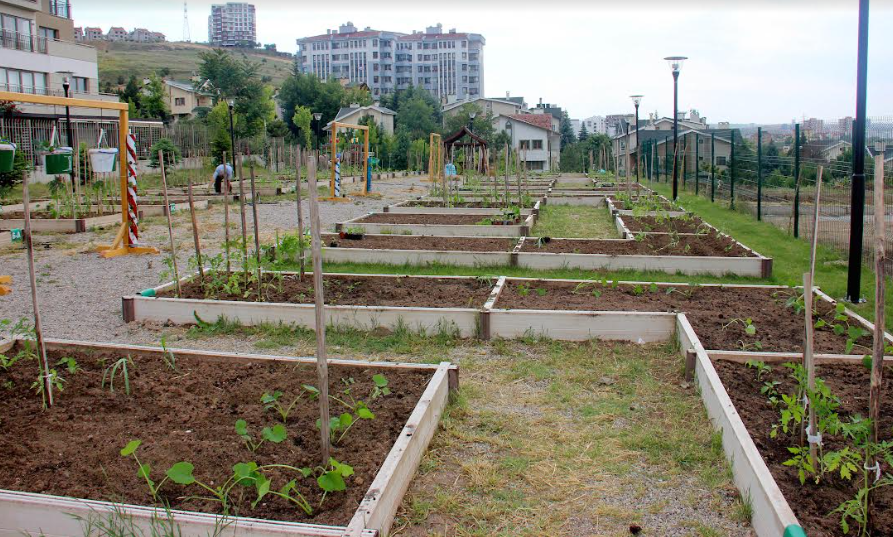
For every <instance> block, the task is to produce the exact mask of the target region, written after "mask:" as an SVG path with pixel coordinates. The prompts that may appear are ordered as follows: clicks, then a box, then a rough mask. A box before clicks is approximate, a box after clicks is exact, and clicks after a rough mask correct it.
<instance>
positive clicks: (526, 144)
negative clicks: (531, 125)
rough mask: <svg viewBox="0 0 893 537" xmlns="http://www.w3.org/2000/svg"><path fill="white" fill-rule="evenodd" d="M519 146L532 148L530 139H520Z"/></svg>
mask: <svg viewBox="0 0 893 537" xmlns="http://www.w3.org/2000/svg"><path fill="white" fill-rule="evenodd" d="M518 147H519V148H520V149H530V140H520V141H519V142H518Z"/></svg>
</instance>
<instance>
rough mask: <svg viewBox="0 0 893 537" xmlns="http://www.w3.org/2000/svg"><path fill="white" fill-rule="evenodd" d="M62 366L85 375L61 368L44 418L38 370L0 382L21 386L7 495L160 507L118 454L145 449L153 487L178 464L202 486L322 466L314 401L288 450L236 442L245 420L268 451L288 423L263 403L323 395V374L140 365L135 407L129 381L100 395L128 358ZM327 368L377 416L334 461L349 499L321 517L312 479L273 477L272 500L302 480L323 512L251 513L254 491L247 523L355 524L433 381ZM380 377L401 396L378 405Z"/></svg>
mask: <svg viewBox="0 0 893 537" xmlns="http://www.w3.org/2000/svg"><path fill="white" fill-rule="evenodd" d="M62 357H72V358H75V359H76V360H77V364H78V366H79V367H80V368H81V369H82V370H81V371H79V372H77V373H76V374H69V373H67V371H63V368H61V367H60V373H61V374H62V375H63V376H64V377H65V380H66V382H65V390H64V391H62V392H56V405H55V406H54V407H52V408H51V409H49V410H46V411H43V410H42V409H41V399H40V396H38V395H35V394H34V391H33V390H31V389H30V385H31V382H32V381H33V380H34V376H35V374H36V371H37V363H36V361H35V360H33V359H32V360H29V361H22V362H19V363H18V365H16V366H14V367H13V368H12V369H11V370H10V371H9V372H4V373H0V379H2V380H3V382H4V383H5V382H7V381H11V382H12V388H9V389H5V390H4V394H3V398H2V401H0V412H2V415H3V416H4V418H3V420H4V423H5V424H10V426H7V427H5V428H4V429H5V432H4V434H3V435H0V449H2V450H3V453H4V454H5V455H4V457H2V458H0V488H2V489H10V490H20V491H27V492H36V493H43V494H53V495H59V496H71V497H75V498H87V499H93V500H111V501H116V502H124V503H133V504H138V505H139V504H143V505H152V503H153V502H152V497H151V495H150V494H149V491H148V488H147V486H146V483H145V481H144V480H143V479H142V478H140V477H139V476H138V475H137V469H138V467H137V464H136V462H135V461H134V460H133V459H132V458H125V457H122V456H121V455H120V454H119V450H120V449H121V448H122V447H124V446H125V445H126V444H127V443H128V442H129V441H131V440H134V439H140V440H142V442H143V444H142V446H141V447H140V448H139V449H138V451H137V453H136V454H137V456H138V457H139V459H140V461H141V462H142V463H143V464H149V465H150V466H151V473H150V477H151V479H153V480H154V481H155V483H159V482H161V480H162V479H163V478H164V472H165V471H166V470H167V468H169V467H170V466H171V465H172V464H174V463H176V462H180V461H187V462H190V463H192V464H194V465H195V471H194V475H195V477H196V479H198V480H200V481H202V482H204V483H207V484H211V485H212V486H216V485H220V484H221V483H223V482H224V481H226V480H227V478H228V477H229V476H231V475H232V470H231V469H232V467H233V465H234V464H236V463H239V462H256V463H257V464H258V465H265V464H288V465H292V466H296V467H299V468H300V467H314V466H317V465H319V464H320V462H321V461H320V448H319V432H318V429H317V428H316V425H315V424H316V420H317V419H318V416H319V410H318V408H319V407H318V403H317V402H316V401H315V400H312V399H310V397H309V396H306V395H305V397H304V398H303V399H302V400H301V401H300V402H299V403H298V404H297V405H296V407H295V409H294V410H293V411H292V412H291V413H290V414H289V416H288V420H287V423H285V426H286V429H287V434H288V436H287V438H286V440H285V441H283V442H281V443H279V444H274V443H272V442H265V443H264V444H263V445H261V446H260V448H259V449H258V450H257V451H256V452H255V453H252V452H251V451H249V450H248V448H247V447H246V445H245V443H244V442H243V441H242V439H241V438H240V437H239V436H237V435H236V433H235V430H234V425H235V422H236V420H238V419H244V420H246V421H247V422H248V430H249V433H250V434H251V435H252V436H253V437H254V440H255V441H257V440H259V439H260V433H261V429H262V428H263V427H268V426H269V427H272V426H273V425H275V424H276V423H277V420H281V418H280V417H279V415H278V414H277V413H275V412H272V411H265V410H264V405H263V404H262V403H261V396H262V395H263V394H264V393H271V392H273V391H274V390H280V391H282V392H283V394H284V395H283V400H284V399H285V398H290V399H289V400H288V403H290V402H291V401H292V400H294V399H295V398H296V397H297V396H298V394H301V393H305V394H306V392H305V391H304V390H303V389H302V385H303V384H307V385H311V386H315V385H316V384H317V377H316V370H315V366H314V365H299V366H295V365H294V364H285V363H281V362H280V363H275V362H266V363H247V362H231V361H210V360H202V359H199V358H190V357H182V358H178V359H177V361H176V367H177V370H176V371H174V370H171V369H170V368H169V367H168V366H167V365H166V364H165V363H164V362H163V361H162V360H160V359H158V358H157V357H140V356H139V355H135V354H131V357H132V358H133V365H131V366H130V369H129V378H130V390H131V395H129V396H128V395H126V394H125V392H124V385H123V381H122V379H121V378H120V377H118V378H116V379H115V392H114V393H111V392H110V391H109V389H108V385H106V387H105V388H103V387H102V378H103V372H104V370H105V368H106V367H108V366H109V365H110V364H112V363H114V362H115V361H117V360H118V359H119V358H122V357H123V356H122V355H120V354H114V353H110V352H105V351H103V352H96V353H92V354H84V353H69V352H59V351H53V352H51V353H50V360H51V363H55V362H56V361H57V360H59V359H61V358H62ZM329 368H330V369H329V375H330V379H331V380H330V382H331V384H330V393H336V394H337V393H339V392H341V391H342V390H344V389H345V384H344V383H343V382H342V378H343V379H349V378H352V379H353V380H354V381H355V383H354V384H352V385H351V388H350V390H351V394H352V395H353V396H354V397H355V398H357V399H362V400H363V401H365V402H366V403H367V404H368V406H369V408H370V409H371V410H372V412H373V413H374V415H375V418H374V419H373V420H359V422H358V423H356V424H355V425H354V426H353V427H352V429H351V430H350V431H349V432H348V433H347V434H346V435H345V436H344V439H343V440H342V441H341V442H340V443H338V444H336V445H335V446H334V447H333V451H332V457H334V458H335V459H336V460H338V461H339V462H342V463H344V464H349V465H351V466H353V468H354V471H355V474H354V476H352V477H350V478H348V479H347V480H346V481H347V483H348V488H347V490H346V491H344V492H338V493H333V494H330V495H329V496H327V497H326V500H325V502H324V503H323V505H322V507H321V508H317V506H318V505H319V503H320V500H321V498H322V494H321V492H322V491H321V490H320V489H319V488H318V486H316V483H315V479H314V478H312V477H310V478H302V477H300V476H299V475H295V473H294V472H291V471H284V470H275V471H271V472H269V474H268V477H270V478H271V480H272V485H273V486H272V489H273V490H279V489H280V488H281V487H282V486H283V485H285V484H286V483H287V482H288V481H290V480H291V479H294V478H297V479H298V488H299V490H300V492H301V493H302V494H303V495H304V496H305V497H306V498H307V499H308V500H309V501H310V503H311V505H313V507H314V512H313V515H311V516H308V515H306V514H305V513H304V511H302V510H301V509H299V508H298V507H296V506H295V505H294V504H291V503H289V502H287V501H285V500H283V499H281V498H276V497H274V496H272V495H270V496H267V498H266V499H264V500H263V502H262V503H260V504H259V505H258V506H257V508H254V509H252V508H251V505H250V503H251V501H252V500H254V498H256V493H255V492H254V487H253V486H252V487H241V486H238V487H236V488H235V489H233V494H232V499H233V500H234V501H235V502H236V505H235V506H236V508H237V510H238V512H237V514H238V515H242V516H250V517H258V518H266V519H274V520H288V521H301V522H305V521H306V522H311V523H316V524H346V523H347V522H348V521H349V520H350V518H351V516H352V515H353V513H354V511H355V510H356V506H357V505H358V504H359V502H360V501H361V500H362V498H363V495H364V494H365V493H366V491H367V489H368V487H369V485H370V484H371V483H372V480H373V479H374V477H375V474H376V473H377V472H378V469H379V467H380V466H381V463H382V462H383V461H384V459H385V457H386V456H387V453H388V451H389V450H390V449H391V446H392V445H393V443H394V441H395V440H396V439H397V437H398V436H399V434H400V431H401V430H402V429H403V426H404V425H405V424H406V420H407V419H408V418H409V415H410V414H411V413H412V409H413V408H414V407H415V405H416V403H417V402H418V399H419V397H420V396H421V394H422V392H423V391H424V389H425V387H426V385H427V383H428V381H429V380H430V373H428V372H405V371H403V372H396V371H394V370H391V369H388V370H376V369H373V368H367V369H357V368H350V369H347V368H343V367H338V366H335V365H331V366H329ZM377 373H382V374H384V375H385V377H386V378H387V380H388V387H389V388H390V389H391V392H392V393H391V395H388V396H384V397H379V398H377V399H374V400H373V399H371V398H370V394H371V392H372V390H373V387H374V384H373V382H372V376H373V375H374V374H377ZM344 411H346V408H345V407H342V406H341V405H340V404H338V403H334V402H333V406H332V412H337V413H339V414H340V413H341V412H344ZM11 424H15V425H14V426H11ZM160 495H161V499H162V500H163V501H165V502H168V503H169V504H170V507H171V508H173V509H185V510H190V511H202V512H209V513H220V512H221V509H220V505H219V504H217V503H214V502H209V501H206V500H200V499H188V498H186V497H187V496H193V495H195V496H207V495H208V494H207V493H205V492H204V491H203V490H202V489H200V488H199V487H198V486H197V485H193V486H181V485H177V484H175V483H173V482H171V481H168V482H166V483H165V484H164V485H162V487H161V489H160Z"/></svg>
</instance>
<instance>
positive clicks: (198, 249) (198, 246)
mask: <svg viewBox="0 0 893 537" xmlns="http://www.w3.org/2000/svg"><path fill="white" fill-rule="evenodd" d="M189 214H190V215H191V216H192V240H193V241H194V242H195V261H196V264H197V265H198V277H199V279H200V280H201V282H202V286H204V284H205V267H204V265H203V264H202V243H201V241H200V240H199V238H198V219H197V218H196V217H195V203H194V202H193V200H192V177H189Z"/></svg>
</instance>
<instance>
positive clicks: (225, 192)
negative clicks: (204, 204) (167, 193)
mask: <svg viewBox="0 0 893 537" xmlns="http://www.w3.org/2000/svg"><path fill="white" fill-rule="evenodd" d="M235 166H236V161H235V159H233V169H235ZM223 176H224V178H226V151H224V152H223ZM231 188H232V184H231V183H230V181H229V179H224V182H223V233H224V237H223V240H224V243H223V248H224V250H225V255H226V277H227V278H229V275H230V274H231V273H232V266H231V265H230V261H229V194H230V189H231ZM165 203H167V200H165Z"/></svg>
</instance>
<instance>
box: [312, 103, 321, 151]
mask: <svg viewBox="0 0 893 537" xmlns="http://www.w3.org/2000/svg"><path fill="white" fill-rule="evenodd" d="M313 119H315V120H316V150H317V151H319V126H320V122H321V121H322V112H314V113H313Z"/></svg>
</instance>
